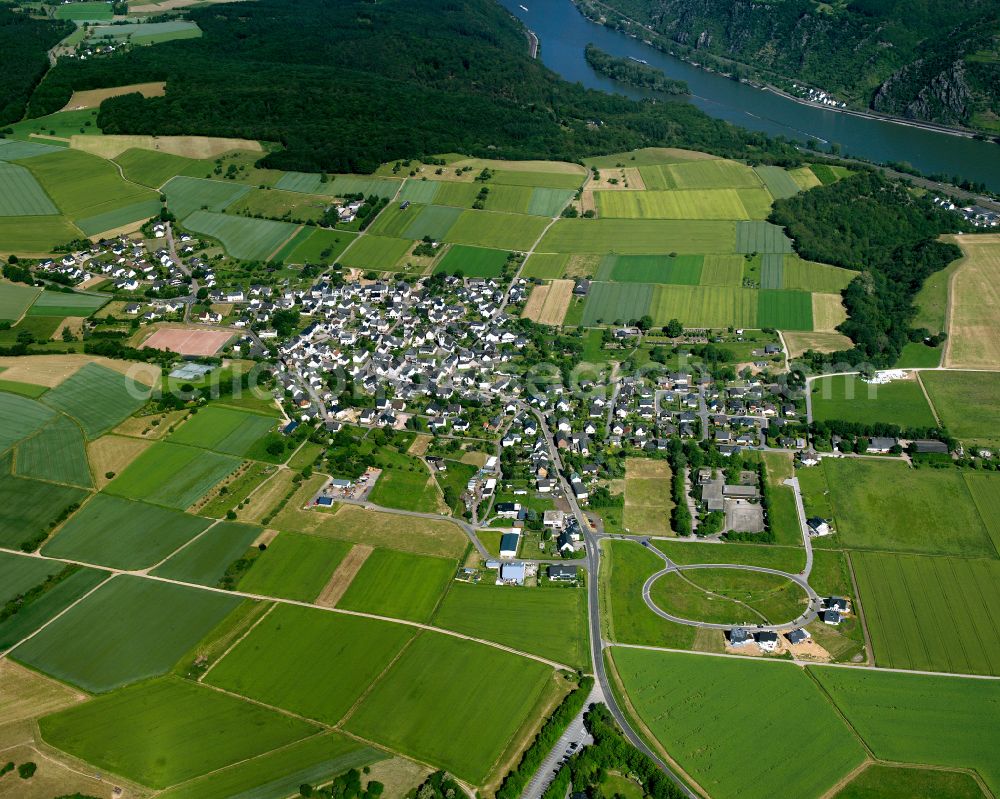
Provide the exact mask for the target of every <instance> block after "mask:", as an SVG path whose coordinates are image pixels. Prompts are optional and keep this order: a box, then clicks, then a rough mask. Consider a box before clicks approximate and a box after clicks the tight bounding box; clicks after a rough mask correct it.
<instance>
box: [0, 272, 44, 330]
mask: <svg viewBox="0 0 1000 799" xmlns="http://www.w3.org/2000/svg"><path fill="white" fill-rule="evenodd" d="M39 294H41V290H40V289H37V288H35V287H34V286H25V285H23V284H21V283H8V282H6V281H2V282H0V320H9V321H14V320H15V319H20V318H21V316H22V315H23V314H24V312H25V311H27V310H28V308H29V307H31V303H33V302H34V301H35V298H36V297H37V296H38V295H39Z"/></svg>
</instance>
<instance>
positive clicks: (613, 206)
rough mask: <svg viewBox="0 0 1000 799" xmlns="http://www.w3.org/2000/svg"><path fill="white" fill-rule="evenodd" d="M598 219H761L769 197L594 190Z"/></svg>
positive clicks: (741, 192) (752, 192) (730, 191)
mask: <svg viewBox="0 0 1000 799" xmlns="http://www.w3.org/2000/svg"><path fill="white" fill-rule="evenodd" d="M594 197H595V199H596V201H597V208H598V212H599V214H600V216H601V217H602V218H618V219H719V220H722V219H736V220H748V219H763V218H764V217H766V216H767V214H768V212H769V210H770V205H771V195H769V194H768V193H767V191H765V190H764V189H760V188H758V189H734V188H722V189H702V190H697V191H597V192H594Z"/></svg>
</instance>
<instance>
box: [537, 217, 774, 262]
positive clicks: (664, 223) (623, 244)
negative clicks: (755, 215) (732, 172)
mask: <svg viewBox="0 0 1000 799" xmlns="http://www.w3.org/2000/svg"><path fill="white" fill-rule="evenodd" d="M746 224H764V223H746ZM735 246H736V232H735V226H734V223H732V222H714V221H705V220H693V221H680V220H660V219H560V220H559V221H558V222H556V223H555V224H554V225H553V226H552V227H551V228H549V231H548V233H546V234H545V236H544V237H543V238H542V241H541V243H540V244H539V246H538V249H539V251H541V252H556V253H586V252H598V253H608V252H612V253H635V254H644V253H650V254H653V253H663V252H690V253H698V252H700V253H732V252H734V251H735Z"/></svg>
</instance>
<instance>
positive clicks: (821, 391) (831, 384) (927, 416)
mask: <svg viewBox="0 0 1000 799" xmlns="http://www.w3.org/2000/svg"><path fill="white" fill-rule="evenodd" d="M811 391H812V407H813V418H814V419H816V421H820V422H823V421H827V420H830V419H838V420H842V421H845V422H858V423H861V424H871V423H873V422H887V423H890V424H898V425H900V426H901V427H904V428H905V427H935V423H934V416H933V415H932V414H931V409H930V408H929V407H928V406H927V400H926V399H925V398H924V392H923V391H921V390H920V384H919V383H918V382H917V381H916V379H913V380H893V381H892V382H891V383H885V384H882V385H874V384H868V383H863V382H862V381H861V380H860V378H858V377H856V376H855V375H837V376H835V377H821V378H819V379H818V380H814V381H813V382H812V384H811Z"/></svg>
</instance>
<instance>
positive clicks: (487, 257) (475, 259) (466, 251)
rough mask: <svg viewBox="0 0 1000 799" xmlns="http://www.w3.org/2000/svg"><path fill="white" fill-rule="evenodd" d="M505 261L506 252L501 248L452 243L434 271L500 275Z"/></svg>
mask: <svg viewBox="0 0 1000 799" xmlns="http://www.w3.org/2000/svg"><path fill="white" fill-rule="evenodd" d="M506 263H507V253H506V252H504V251H503V250H487V249H484V248H483V247H468V246H466V245H463V244H453V245H452V246H451V247H449V248H448V252H446V253H445V255H444V258H442V259H441V261H440V262H439V263H438V265H437V266H435V267H434V272H435V274H437V273H439V272H440V273H443V274H446V275H453V274H455V273H456V272H461V273H462V274H463V275H465V276H466V277H500V275H501V274H503V267H504V264H506Z"/></svg>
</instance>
